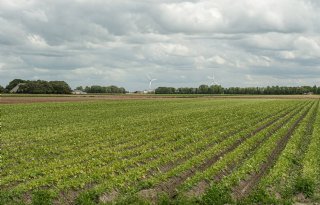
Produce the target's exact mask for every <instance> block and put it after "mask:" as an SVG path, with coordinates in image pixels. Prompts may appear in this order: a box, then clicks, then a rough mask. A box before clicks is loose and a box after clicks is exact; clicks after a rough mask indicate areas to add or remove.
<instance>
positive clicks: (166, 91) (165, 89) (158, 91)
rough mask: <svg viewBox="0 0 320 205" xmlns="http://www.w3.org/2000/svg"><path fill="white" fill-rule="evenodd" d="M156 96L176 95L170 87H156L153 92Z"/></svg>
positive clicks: (174, 90)
mask: <svg viewBox="0 0 320 205" xmlns="http://www.w3.org/2000/svg"><path fill="white" fill-rule="evenodd" d="M155 93H156V94H175V93H176V89H175V88H172V87H158V88H157V89H156V90H155Z"/></svg>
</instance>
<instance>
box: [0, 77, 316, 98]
mask: <svg viewBox="0 0 320 205" xmlns="http://www.w3.org/2000/svg"><path fill="white" fill-rule="evenodd" d="M20 83H21V84H20ZM18 84H20V86H19V89H18V90H17V93H29V94H71V93H72V89H71V88H70V86H69V85H68V84H67V83H66V82H64V81H44V80H36V81H31V80H22V79H14V80H12V81H11V82H10V83H9V84H8V85H7V86H6V87H5V88H4V87H2V86H1V85H0V93H9V92H10V91H11V90H12V89H13V88H14V87H15V86H16V85H18ZM76 90H80V91H83V92H87V93H127V91H126V89H125V88H123V87H117V86H114V85H111V86H99V85H93V86H85V87H82V86H79V87H77V88H76ZM154 93H155V94H249V95H299V94H300V95H301V94H311V93H313V94H320V87H317V86H299V87H288V86H267V87H244V88H242V87H229V88H224V87H222V86H221V85H212V86H208V85H200V86H199V87H198V88H190V87H183V88H174V87H158V88H156V89H155V91H154Z"/></svg>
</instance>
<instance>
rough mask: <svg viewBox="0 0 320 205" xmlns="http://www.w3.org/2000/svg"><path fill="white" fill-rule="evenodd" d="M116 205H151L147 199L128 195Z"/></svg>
mask: <svg viewBox="0 0 320 205" xmlns="http://www.w3.org/2000/svg"><path fill="white" fill-rule="evenodd" d="M115 204H116V205H127V204H133V205H148V204H150V203H149V202H148V201H146V200H145V199H142V198H141V197H138V196H137V195H127V196H124V197H122V198H120V199H118V201H117V202H116V203H115Z"/></svg>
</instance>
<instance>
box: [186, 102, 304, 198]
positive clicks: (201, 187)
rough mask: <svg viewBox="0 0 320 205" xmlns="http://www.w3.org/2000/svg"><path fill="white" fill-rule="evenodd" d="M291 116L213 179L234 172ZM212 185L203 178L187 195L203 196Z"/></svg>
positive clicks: (216, 179) (219, 178)
mask: <svg viewBox="0 0 320 205" xmlns="http://www.w3.org/2000/svg"><path fill="white" fill-rule="evenodd" d="M302 109H303V108H300V109H299V110H297V111H296V112H294V113H293V114H292V115H291V116H295V115H296V114H298V113H299V112H300V111H301V110H302ZM290 119H291V118H288V119H286V120H285V121H283V122H282V123H280V124H279V125H277V126H276V127H275V128H273V129H272V130H271V131H270V132H268V133H267V135H265V136H264V137H263V138H262V139H261V140H259V141H258V142H257V143H256V144H255V145H253V146H252V147H251V148H250V149H249V150H248V152H246V154H245V155H243V156H242V157H241V158H240V159H237V161H233V162H232V163H230V164H228V165H227V167H225V168H224V169H223V170H221V171H220V172H218V173H217V174H215V175H214V176H213V177H212V179H213V180H214V181H216V182H219V181H220V180H221V179H222V178H223V177H225V176H227V175H229V174H231V173H232V171H233V170H234V169H236V168H237V167H238V166H239V165H241V164H242V163H243V162H244V161H245V160H246V159H247V158H248V157H249V156H251V155H252V154H253V153H254V152H256V151H257V150H258V149H259V147H261V146H262V145H263V143H264V142H266V141H267V140H268V139H269V138H270V137H271V136H272V135H273V134H274V133H275V132H276V131H277V130H279V129H280V128H281V127H282V126H283V125H284V124H286V123H288V122H289V121H290ZM209 186H210V180H202V181H200V182H199V183H198V184H197V185H196V186H194V187H193V188H192V189H190V191H188V192H187V194H186V195H187V196H193V197H198V196H201V195H202V194H203V193H204V192H205V191H206V189H207V188H208V187H209Z"/></svg>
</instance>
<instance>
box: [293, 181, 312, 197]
mask: <svg viewBox="0 0 320 205" xmlns="http://www.w3.org/2000/svg"><path fill="white" fill-rule="evenodd" d="M315 189H316V184H315V183H314V181H313V180H311V179H308V178H302V177H299V178H298V179H297V180H296V184H295V194H298V193H303V194H304V195H305V196H306V197H308V198H310V197H312V196H313V195H314V192H315Z"/></svg>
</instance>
